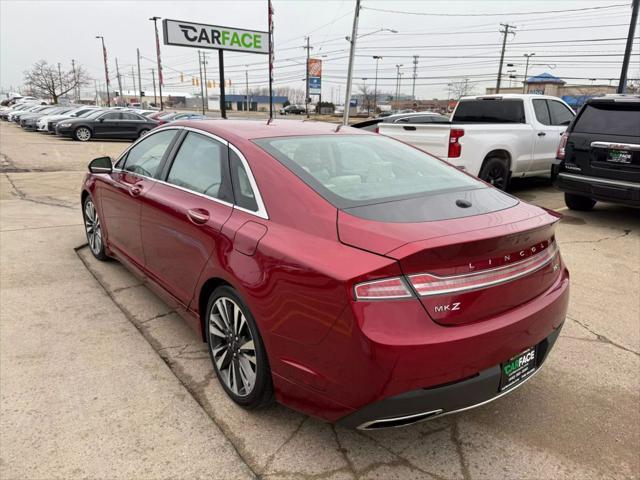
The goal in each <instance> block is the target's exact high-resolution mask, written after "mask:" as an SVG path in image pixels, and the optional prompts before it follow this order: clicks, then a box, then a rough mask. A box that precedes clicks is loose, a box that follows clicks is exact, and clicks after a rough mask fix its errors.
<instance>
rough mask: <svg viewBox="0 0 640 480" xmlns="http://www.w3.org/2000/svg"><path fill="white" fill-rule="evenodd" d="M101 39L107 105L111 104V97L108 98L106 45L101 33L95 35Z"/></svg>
mask: <svg viewBox="0 0 640 480" xmlns="http://www.w3.org/2000/svg"><path fill="white" fill-rule="evenodd" d="M96 38H99V39H100V40H101V41H102V57H103V59H104V80H105V82H106V87H107V107H110V106H111V99H110V98H109V67H108V65H107V47H105V45H104V37H103V36H102V35H96Z"/></svg>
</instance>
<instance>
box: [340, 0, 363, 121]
mask: <svg viewBox="0 0 640 480" xmlns="http://www.w3.org/2000/svg"><path fill="white" fill-rule="evenodd" d="M359 18H360V0H356V10H355V12H354V14H353V28H352V30H351V39H350V41H351V48H350V49H349V68H348V70H347V88H345V90H346V92H345V97H344V98H345V99H344V113H343V115H342V124H343V125H349V105H350V104H351V78H352V77H353V62H354V59H355V56H356V39H357V36H358V20H359Z"/></svg>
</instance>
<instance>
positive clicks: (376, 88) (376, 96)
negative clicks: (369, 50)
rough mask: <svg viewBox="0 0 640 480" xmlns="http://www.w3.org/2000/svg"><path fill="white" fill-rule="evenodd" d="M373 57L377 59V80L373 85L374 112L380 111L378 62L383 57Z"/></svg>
mask: <svg viewBox="0 0 640 480" xmlns="http://www.w3.org/2000/svg"><path fill="white" fill-rule="evenodd" d="M373 59H374V60H375V61H376V81H375V83H374V85H373V113H376V112H377V111H378V62H379V61H380V60H382V57H380V56H378V55H374V56H373Z"/></svg>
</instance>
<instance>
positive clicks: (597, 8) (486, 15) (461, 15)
mask: <svg viewBox="0 0 640 480" xmlns="http://www.w3.org/2000/svg"><path fill="white" fill-rule="evenodd" d="M630 5H631V4H630V3H617V4H614V5H603V6H598V7H583V8H572V9H567V10H545V11H540V12H500V13H459V12H457V13H431V12H407V11H402V10H388V9H384V8H374V7H362V9H367V10H373V11H376V12H383V13H400V14H404V15H421V16H427V17H497V16H506V15H509V16H514V15H547V14H550V13H567V12H583V11H587V10H605V9H609V8H619V7H628V6H630Z"/></svg>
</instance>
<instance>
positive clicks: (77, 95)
mask: <svg viewBox="0 0 640 480" xmlns="http://www.w3.org/2000/svg"><path fill="white" fill-rule="evenodd" d="M71 70H72V71H73V83H74V84H75V85H74V87H73V96H74V97H75V101H76V102H77V101H78V100H79V99H80V93H79V90H80V86H79V85H78V76H77V75H76V61H75V60H74V59H73V58H72V59H71Z"/></svg>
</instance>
